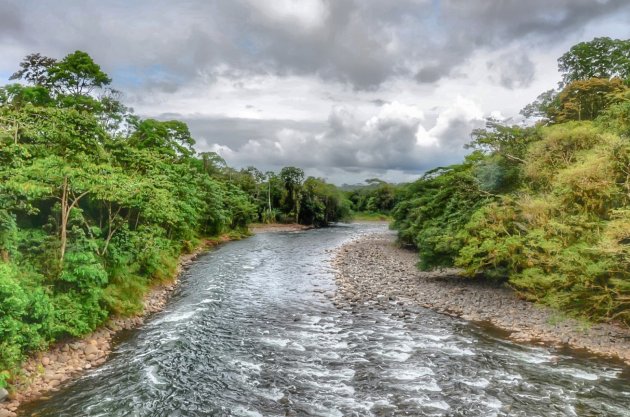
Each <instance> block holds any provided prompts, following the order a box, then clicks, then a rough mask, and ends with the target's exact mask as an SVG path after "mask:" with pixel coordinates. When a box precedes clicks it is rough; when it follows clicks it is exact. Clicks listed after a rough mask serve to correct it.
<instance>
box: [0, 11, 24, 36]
mask: <svg viewBox="0 0 630 417" xmlns="http://www.w3.org/2000/svg"><path fill="white" fill-rule="evenodd" d="M22 31H23V26H22V14H21V13H20V9H19V8H18V7H17V6H16V5H15V4H11V3H0V39H3V38H14V37H17V36H20V35H21V34H22Z"/></svg>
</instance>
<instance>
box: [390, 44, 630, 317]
mask: <svg viewBox="0 0 630 417" xmlns="http://www.w3.org/2000/svg"><path fill="white" fill-rule="evenodd" d="M602 45H604V46H606V45H608V49H606V48H600V46H602ZM619 50H623V51H626V54H625V55H624V54H621V55H620V54H618V53H616V52H615V51H619ZM628 51H630V41H612V40H610V39H608V40H606V38H600V39H595V40H594V41H592V42H590V43H589V42H587V43H583V44H579V45H576V46H575V47H573V48H572V49H571V51H569V52H567V54H565V55H563V57H561V58H560V60H559V63H560V69H561V71H562V72H563V79H564V81H563V84H562V85H561V89H559V90H558V91H550V92H547V93H544V94H542V95H541V96H540V97H539V98H538V99H537V101H536V102H535V103H533V104H532V105H529V106H528V107H526V109H525V110H524V113H525V114H526V115H529V116H531V115H535V116H538V117H539V118H540V121H539V122H538V123H536V124H535V125H533V126H510V125H507V124H504V123H500V122H498V121H496V120H489V121H488V124H487V127H486V129H479V130H475V131H474V132H473V133H472V142H471V143H470V145H469V146H470V147H471V148H473V149H474V152H473V153H472V154H471V155H470V156H468V157H467V158H466V160H465V161H464V162H463V163H461V164H458V165H453V166H450V167H444V168H438V169H436V170H433V171H430V172H428V173H427V174H425V176H424V177H423V178H421V179H420V180H418V181H416V182H414V183H412V184H409V185H408V186H407V187H406V189H405V190H404V191H403V197H402V201H401V202H400V203H399V204H398V205H397V206H396V208H395V209H394V218H395V222H394V225H395V227H396V228H397V229H398V230H399V237H400V240H401V241H402V242H404V243H407V244H412V245H415V246H416V247H418V249H419V251H420V259H421V260H420V266H421V268H422V269H430V268H434V267H442V266H458V267H461V268H463V269H464V271H465V274H466V275H468V276H473V275H475V276H476V275H483V276H486V277H488V278H496V279H505V280H508V282H509V283H510V284H511V285H512V286H513V287H515V288H516V289H517V290H518V291H519V292H520V293H521V294H522V295H523V296H525V297H527V298H529V299H531V300H535V301H540V302H543V303H546V304H549V305H552V306H554V307H557V308H559V309H561V310H563V311H566V312H568V313H570V314H572V315H575V316H582V317H586V318H589V319H592V320H612V319H615V320H620V321H623V322H625V323H627V324H630V139H629V137H628V135H629V134H630V130H629V129H628V120H630V88H629V87H628V80H627V77H628V75H629V74H630V67H629V66H628V61H627V56H628ZM623 56H626V59H625V61H624V59H621V58H619V57H623ZM589 65H593V66H594V68H590V67H589ZM595 66H596V68H595ZM589 68H590V70H589ZM619 76H623V77H625V79H621V78H618V77H619Z"/></svg>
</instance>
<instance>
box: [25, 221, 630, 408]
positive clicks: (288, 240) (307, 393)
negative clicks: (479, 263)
mask: <svg viewBox="0 0 630 417" xmlns="http://www.w3.org/2000/svg"><path fill="white" fill-rule="evenodd" d="M375 232H378V233H388V232H387V231H386V226H385V225H373V224H357V225H345V226H344V225H341V226H339V227H334V228H328V229H320V230H313V231H297V232H282V233H266V234H259V235H256V236H253V237H252V238H250V239H246V240H243V241H238V242H231V243H228V244H226V245H223V246H221V247H219V248H218V249H216V250H214V251H212V252H210V253H208V254H206V255H204V256H202V257H200V258H199V259H198V260H197V262H195V263H194V264H193V265H192V266H191V268H190V269H189V270H188V271H187V272H186V273H184V274H183V275H182V277H181V284H180V287H179V288H178V290H176V293H175V294H174V295H173V298H172V299H171V301H170V303H169V305H168V307H167V309H166V310H164V311H163V312H161V313H158V314H156V315H154V316H153V317H152V318H151V319H149V320H147V322H146V323H145V324H144V325H143V326H142V327H140V328H139V329H136V330H133V331H129V332H126V333H122V334H120V335H119V336H118V341H117V343H116V346H115V349H114V352H113V353H112V355H111V356H110V359H109V360H108V361H107V362H106V363H105V364H104V365H103V366H101V367H100V368H98V369H94V370H91V371H89V372H88V373H86V374H85V375H83V376H82V377H80V378H79V379H77V380H75V381H73V382H70V383H67V384H64V385H63V386H61V387H60V389H59V390H58V391H56V392H54V393H52V394H51V395H50V396H49V397H48V398H45V399H41V400H39V401H37V402H33V403H30V404H26V405H24V406H23V407H22V409H21V410H20V415H22V416H30V415H36V416H60V417H64V416H67V417H70V416H76V417H78V416H92V417H96V416H108V417H109V416H152V417H153V416H156V417H158V416H165V417H166V416H169V417H170V416H422V415H434V416H442V415H450V416H452V415H467V416H492V415H506V416H507V415H510V416H538V415H540V416H565V415H566V416H572V415H608V416H628V415H630V412H629V411H628V410H630V383H629V382H628V381H629V380H630V370H629V368H628V367H626V366H625V365H623V364H621V363H617V362H613V361H608V360H602V359H594V358H585V357H583V356H581V355H578V354H575V353H572V352H567V351H560V350H556V349H554V348H549V347H537V346H533V345H520V344H516V343H514V342H511V341H509V340H507V339H505V338H503V337H502V336H501V335H499V334H496V332H493V331H491V330H488V329H486V328H484V327H482V326H479V325H476V324H472V323H470V322H468V321H465V320H462V319H459V318H453V317H449V316H446V315H443V314H439V313H436V312H434V311H432V310H430V309H425V308H422V307H416V308H408V309H406V312H405V314H404V315H402V316H399V315H398V314H396V313H395V305H394V304H393V305H392V311H388V309H387V308H385V309H376V308H371V307H368V306H365V307H362V306H360V305H358V306H354V307H353V308H352V309H350V308H337V307H336V306H335V304H334V303H333V301H332V298H333V295H334V293H335V290H336V286H335V271H334V269H333V267H332V265H331V261H332V259H333V258H334V256H335V253H336V249H338V248H339V247H340V246H341V245H343V244H344V243H347V242H348V241H350V240H352V239H356V238H358V237H360V236H362V235H366V234H371V233H375Z"/></svg>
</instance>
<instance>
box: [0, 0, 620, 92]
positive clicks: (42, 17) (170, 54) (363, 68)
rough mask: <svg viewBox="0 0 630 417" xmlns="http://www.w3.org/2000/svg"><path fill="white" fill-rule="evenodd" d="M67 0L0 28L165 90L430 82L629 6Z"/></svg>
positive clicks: (615, 0) (32, 44) (19, 15)
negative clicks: (236, 78) (229, 81)
mask: <svg viewBox="0 0 630 417" xmlns="http://www.w3.org/2000/svg"><path fill="white" fill-rule="evenodd" d="M63 3H64V2H55V3H54V7H53V6H52V4H49V6H48V7H46V4H47V3H44V2H40V1H34V0H30V1H28V0H27V1H17V0H9V1H8V2H6V1H5V2H4V3H3V5H1V6H0V7H1V9H0V11H2V12H3V13H1V14H0V16H1V17H0V19H1V20H0V22H1V23H3V24H1V25H0V35H2V34H5V36H6V34H7V33H9V34H11V35H12V36H13V37H15V38H16V39H19V40H20V42H21V43H22V46H23V48H24V51H25V53H28V52H34V51H35V50H40V51H41V52H45V53H49V54H56V55H57V56H58V57H59V56H61V55H63V54H65V53H67V52H69V51H72V50H75V49H84V50H87V51H88V52H90V53H91V54H92V55H93V56H95V58H96V59H97V60H99V61H100V62H103V63H105V64H104V66H105V67H106V68H107V69H109V70H110V72H119V70H120V67H127V69H130V68H129V67H133V69H135V70H136V71H137V70H138V68H139V69H140V71H141V73H142V80H143V81H142V84H143V87H144V86H145V85H144V84H145V83H149V84H151V85H154V86H155V87H156V88H164V89H165V90H168V91H173V89H174V88H176V87H177V86H178V85H184V84H187V83H188V82H190V80H191V79H194V78H196V77H206V78H207V79H209V80H212V79H213V77H215V76H217V74H219V73H222V74H224V75H225V74H226V73H228V75H229V74H230V73H235V74H243V73H252V74H261V73H273V74H278V75H286V74H298V75H304V74H310V75H318V76H321V77H323V78H324V79H331V80H336V81H342V82H348V83H350V84H351V85H353V86H354V87H355V88H358V89H373V88H376V87H377V86H378V85H380V84H381V83H382V82H383V81H385V80H387V79H388V78H389V77H392V76H403V77H409V78H412V77H414V76H415V77H416V79H417V80H418V81H419V82H422V83H431V82H435V81H437V80H438V79H439V78H440V77H443V76H444V75H447V74H449V72H450V71H451V70H452V69H453V68H455V67H457V66H458V65H461V64H462V63H463V62H464V61H465V60H466V58H467V57H469V56H470V55H471V54H472V53H473V52H474V51H476V50H478V49H480V48H492V47H495V46H497V45H500V44H507V43H510V42H512V41H513V40H515V39H520V38H523V37H532V38H535V39H538V40H543V41H544V40H545V39H547V37H558V36H563V35H564V34H566V33H569V32H571V31H574V30H576V29H578V28H580V27H582V26H583V25H585V24H586V23H588V22H589V21H592V20H594V19H597V18H600V17H602V16H606V15H611V14H613V13H622V12H623V13H627V12H628V9H629V7H630V2H627V1H625V0H609V1H593V0H556V1H551V2H550V1H548V0H529V1H490V0H479V1H456V0H445V1H442V2H439V1H412V0H401V1H395V2H393V1H375V0H365V1H358V0H334V1H333V0H305V1H301V2H295V3H293V2H291V1H289V0H281V1H276V2H255V1H248V0H236V1H229V2H227V1H225V2H224V1H214V2H207V1H201V0H188V1H184V2H172V1H165V0H156V1H147V0H145V1H136V2H123V1H121V0H116V1H109V2H103V1H101V0H99V1H96V0H88V1H83V2H67V6H68V7H61V5H62V4H63ZM130 70H131V69H130ZM165 74H166V75H167V76H166V75H165ZM164 78H167V79H168V80H167V81H168V82H166V81H164ZM123 81H124V80H123ZM501 82H503V83H504V84H507V85H510V84H511V83H510V81H509V80H503V81H501ZM512 84H514V83H512ZM516 84H518V82H517V83H515V84H514V85H516ZM128 85H131V86H133V83H128Z"/></svg>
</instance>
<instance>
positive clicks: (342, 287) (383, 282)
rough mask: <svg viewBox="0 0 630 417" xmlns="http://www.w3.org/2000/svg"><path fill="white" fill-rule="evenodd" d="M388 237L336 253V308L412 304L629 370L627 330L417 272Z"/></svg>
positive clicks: (448, 276)
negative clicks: (605, 359) (592, 355)
mask: <svg viewBox="0 0 630 417" xmlns="http://www.w3.org/2000/svg"><path fill="white" fill-rule="evenodd" d="M394 240H395V238H394V236H393V235H391V234H388V235H384V234H376V235H369V236H366V237H362V238H360V239H358V240H356V241H353V242H351V243H348V244H346V245H344V246H342V247H341V248H340V249H339V252H338V254H337V256H336V258H335V260H334V261H333V264H334V266H335V268H336V269H337V285H338V290H337V293H336V295H335V299H334V301H335V303H337V305H339V306H346V307H347V306H350V307H359V306H360V305H375V306H377V307H378V306H382V307H383V308H385V307H386V306H388V305H389V303H390V301H392V300H395V301H398V302H399V306H400V309H401V314H403V315H404V305H405V304H407V303H415V304H416V305H420V306H423V307H427V308H431V309H433V310H436V311H438V312H441V313H446V314H449V315H453V316H458V317H462V318H464V319H466V320H471V321H478V322H487V323H491V324H492V325H494V326H496V327H497V328H500V329H503V330H505V331H507V332H509V334H510V338H511V339H513V340H515V341H518V342H539V343H544V344H551V345H555V346H566V347H570V348H575V349H586V350H588V351H590V352H592V353H596V354H599V355H605V356H609V357H617V358H620V359H622V360H623V361H625V362H626V363H628V364H630V329H628V328H626V327H621V326H617V325H613V324H593V325H590V326H586V325H585V324H584V323H581V322H579V321H576V320H573V319H567V318H560V315H559V314H558V313H557V312H555V311H554V310H552V309H550V308H547V307H543V306H539V305H536V304H533V303H531V302H528V301H524V300H521V299H519V298H518V297H517V296H516V294H515V293H514V291H512V290H511V289H509V288H506V287H504V286H497V285H494V284H491V283H487V282H483V281H477V280H469V279H465V278H462V277H459V276H457V271H456V270H443V271H437V272H421V271H419V270H418V269H417V267H416V264H417V262H418V258H417V256H418V255H417V253H415V252H412V251H409V250H405V249H400V248H398V247H396V246H395V244H394Z"/></svg>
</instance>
